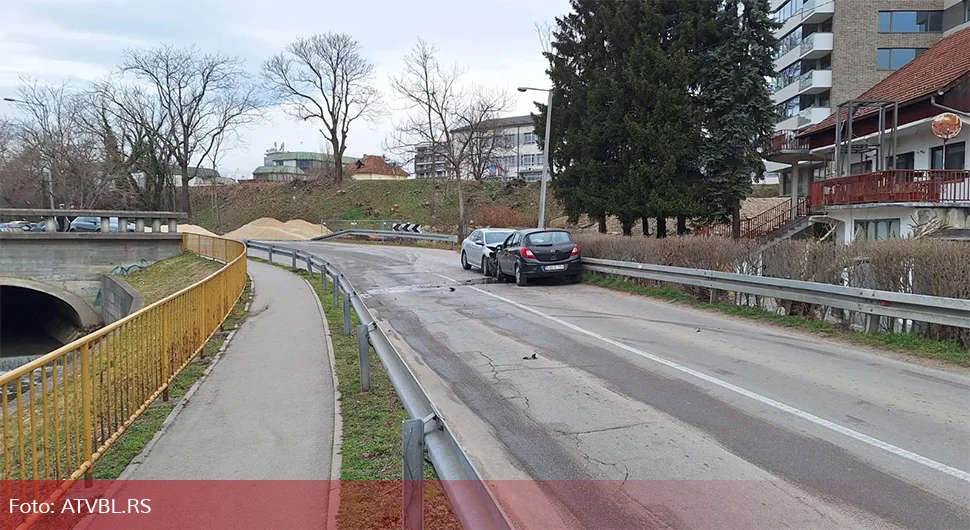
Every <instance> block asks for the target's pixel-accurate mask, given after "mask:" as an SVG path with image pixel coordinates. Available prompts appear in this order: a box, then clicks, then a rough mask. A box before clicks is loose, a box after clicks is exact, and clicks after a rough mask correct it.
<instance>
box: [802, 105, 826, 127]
mask: <svg viewBox="0 0 970 530" xmlns="http://www.w3.org/2000/svg"><path fill="white" fill-rule="evenodd" d="M830 114H832V109H830V108H828V107H809V108H807V109H802V110H801V112H799V113H798V128H799V129H801V128H803V127H808V126H809V125H815V124H816V123H818V122H820V121H822V120H824V119H825V118H828V117H829V115H830Z"/></svg>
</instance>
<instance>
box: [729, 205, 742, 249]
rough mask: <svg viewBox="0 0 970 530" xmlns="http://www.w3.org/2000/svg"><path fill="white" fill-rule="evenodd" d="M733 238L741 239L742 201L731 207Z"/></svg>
mask: <svg viewBox="0 0 970 530" xmlns="http://www.w3.org/2000/svg"><path fill="white" fill-rule="evenodd" d="M731 237H732V238H734V239H741V199H735V201H734V204H732V205H731Z"/></svg>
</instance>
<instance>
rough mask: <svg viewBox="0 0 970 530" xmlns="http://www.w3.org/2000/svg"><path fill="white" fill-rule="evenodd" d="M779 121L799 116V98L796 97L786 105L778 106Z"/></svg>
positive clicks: (785, 103)
mask: <svg viewBox="0 0 970 530" xmlns="http://www.w3.org/2000/svg"><path fill="white" fill-rule="evenodd" d="M777 106H778V119H780V120H784V119H787V118H792V117H794V116H798V111H799V110H800V109H799V107H798V98H797V97H794V98H791V99H789V100H788V101H786V102H784V103H779V104H778V105H777Z"/></svg>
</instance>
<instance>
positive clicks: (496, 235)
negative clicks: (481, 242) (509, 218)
mask: <svg viewBox="0 0 970 530" xmlns="http://www.w3.org/2000/svg"><path fill="white" fill-rule="evenodd" d="M511 233H512V232H485V244H486V245H497V244H498V243H501V242H503V241H505V239H506V238H508V237H509V234H511Z"/></svg>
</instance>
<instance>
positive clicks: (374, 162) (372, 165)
mask: <svg viewBox="0 0 970 530" xmlns="http://www.w3.org/2000/svg"><path fill="white" fill-rule="evenodd" d="M344 174H345V175H347V176H349V177H350V178H351V179H353V180H407V178H408V172H407V171H404V170H403V169H401V166H400V165H399V164H397V163H396V162H388V161H387V159H385V158H384V157H383V156H377V155H364V156H363V157H362V158H360V159H359V160H357V161H355V162H354V163H352V164H347V167H345V168H344Z"/></svg>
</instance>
